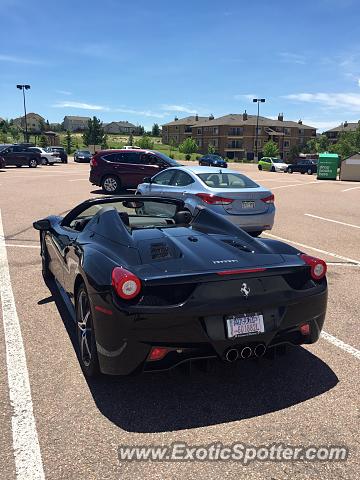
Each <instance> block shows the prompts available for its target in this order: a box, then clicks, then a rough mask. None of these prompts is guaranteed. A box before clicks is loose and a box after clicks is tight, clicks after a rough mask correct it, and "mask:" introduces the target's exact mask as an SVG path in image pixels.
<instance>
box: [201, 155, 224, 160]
mask: <svg viewBox="0 0 360 480" xmlns="http://www.w3.org/2000/svg"><path fill="white" fill-rule="evenodd" d="M205 158H210V160H222V157H220V155H209V156H208V157H205Z"/></svg>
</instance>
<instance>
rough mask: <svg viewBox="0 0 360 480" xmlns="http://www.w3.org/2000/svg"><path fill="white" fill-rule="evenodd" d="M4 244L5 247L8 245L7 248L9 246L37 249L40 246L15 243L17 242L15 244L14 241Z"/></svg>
mask: <svg viewBox="0 0 360 480" xmlns="http://www.w3.org/2000/svg"><path fill="white" fill-rule="evenodd" d="M5 246H6V247H8V248H9V247H18V248H37V249H39V248H40V246H39V245H19V244H18V245H17V244H15V243H7V244H6V245H5Z"/></svg>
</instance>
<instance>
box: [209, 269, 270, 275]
mask: <svg viewBox="0 0 360 480" xmlns="http://www.w3.org/2000/svg"><path fill="white" fill-rule="evenodd" d="M265 270H266V268H241V269H240V270H223V271H222V272H216V273H217V274H218V275H237V274H239V273H257V272H265Z"/></svg>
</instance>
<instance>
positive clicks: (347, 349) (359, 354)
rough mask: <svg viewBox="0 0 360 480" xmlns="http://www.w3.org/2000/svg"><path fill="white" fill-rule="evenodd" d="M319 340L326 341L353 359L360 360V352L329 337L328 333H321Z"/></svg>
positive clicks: (331, 336) (332, 336)
mask: <svg viewBox="0 0 360 480" xmlns="http://www.w3.org/2000/svg"><path fill="white" fill-rule="evenodd" d="M320 336H321V338H323V339H324V340H327V341H328V342H330V343H332V344H333V345H335V346H336V347H338V348H341V350H344V351H345V352H347V353H350V355H353V356H354V357H356V358H358V359H359V360H360V350H358V349H357V348H355V347H352V346H351V345H349V344H347V343H345V342H343V341H342V340H340V339H339V338H337V337H334V335H331V334H330V333H327V332H324V331H322V332H321V334H320Z"/></svg>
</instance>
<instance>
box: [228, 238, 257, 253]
mask: <svg viewBox="0 0 360 480" xmlns="http://www.w3.org/2000/svg"><path fill="white" fill-rule="evenodd" d="M222 241H223V242H224V243H226V244H227V245H231V246H232V247H234V248H237V249H238V250H241V251H242V252H249V253H254V251H253V250H251V248H249V247H248V246H247V245H243V244H242V243H240V242H237V241H236V240H227V239H223V240H222Z"/></svg>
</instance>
